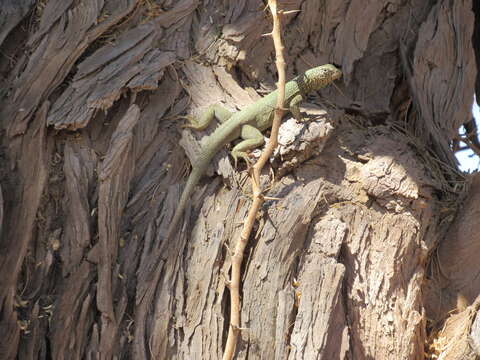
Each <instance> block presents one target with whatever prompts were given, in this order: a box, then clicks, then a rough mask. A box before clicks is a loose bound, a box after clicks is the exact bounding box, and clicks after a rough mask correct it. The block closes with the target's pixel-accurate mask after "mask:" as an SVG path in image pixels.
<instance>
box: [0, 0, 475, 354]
mask: <svg viewBox="0 0 480 360" xmlns="http://www.w3.org/2000/svg"><path fill="white" fill-rule="evenodd" d="M281 3H282V4H283V6H284V8H286V9H287V10H288V9H299V10H301V11H300V12H298V13H295V14H291V15H288V17H287V18H286V21H285V30H284V42H285V46H286V59H287V73H288V74H289V76H288V78H290V77H291V76H293V75H294V74H296V73H298V72H300V71H303V70H305V69H307V68H309V67H312V66H316V65H320V64H323V63H334V64H336V65H338V66H340V67H341V68H342V70H343V72H344V77H343V79H342V80H341V81H340V82H339V83H338V84H337V85H336V86H331V87H329V88H327V89H325V90H323V91H321V92H320V93H319V94H312V97H311V99H310V101H309V103H308V104H305V105H306V106H305V111H306V114H307V116H308V117H309V121H308V122H306V123H297V122H296V121H294V120H292V119H290V120H287V119H285V123H284V125H283V129H282V132H281V135H280V136H281V137H280V143H281V147H280V149H279V150H278V152H277V153H276V155H275V157H274V158H273V159H272V163H271V168H270V169H268V171H266V172H265V174H264V177H263V182H264V185H265V186H268V187H269V191H268V195H269V196H272V197H275V198H278V199H279V200H275V201H274V200H270V201H268V202H266V203H265V205H264V207H263V210H262V213H261V214H260V215H259V223H258V227H257V229H256V232H255V234H254V236H252V238H251V239H250V241H251V242H250V244H251V246H250V247H249V248H248V254H247V256H246V259H247V260H246V261H245V264H244V277H243V279H242V280H243V292H242V305H243V307H242V313H241V316H242V327H243V328H245V330H243V331H242V332H241V341H240V343H239V344H238V346H237V358H238V359H247V358H248V359H317V358H318V359H423V358H424V354H425V351H426V350H427V349H426V347H425V345H426V344H427V342H428V341H429V340H428V335H430V336H431V337H432V336H434V334H436V332H435V330H436V329H438V328H440V326H441V324H442V322H443V321H444V320H445V318H446V316H447V315H448V313H449V311H451V310H452V309H455V308H459V307H458V306H457V303H458V298H459V293H461V294H460V295H461V298H462V299H463V298H465V299H466V305H465V306H464V307H463V308H459V310H463V309H465V311H467V312H464V313H463V315H462V316H463V317H461V319H462V320H461V321H463V322H462V324H463V325H462V326H463V327H462V331H461V332H458V331H457V332H455V331H453V330H452V331H451V333H450V334H454V335H455V336H457V337H459V338H460V340H459V341H457V342H456V344H460V345H458V346H459V348H461V347H462V346H463V348H462V349H464V348H466V347H467V345H468V346H470V347H471V346H473V345H471V344H475V341H476V339H478V337H479V336H478V333H479V331H478V328H480V326H479V325H478V321H477V323H473V319H474V317H475V316H474V315H475V313H476V311H477V310H478V306H479V305H478V303H479V302H478V300H475V299H476V298H477V297H478V295H479V288H480V287H479V286H480V284H479V283H478V276H477V274H478V271H479V266H478V261H475V259H476V258H475V257H474V256H473V255H472V254H475V253H478V250H477V249H476V247H478V241H475V240H476V239H478V235H477V234H478V231H477V230H478V229H477V228H478V221H476V219H478V212H479V209H478V206H476V204H478V202H477V201H476V200H475V199H477V198H478V197H479V196H480V186H479V181H478V177H477V178H476V179H475V180H473V185H472V187H471V188H470V190H469V191H470V193H469V194H470V195H469V196H468V200H467V202H466V203H465V204H464V206H463V207H462V208H461V211H460V212H458V213H457V208H458V205H459V204H460V201H461V200H462V199H463V197H464V195H465V193H466V191H467V189H468V186H467V185H468V181H466V179H465V178H464V177H463V176H462V175H461V174H460V173H459V172H458V171H457V170H455V168H456V165H455V162H454V157H453V152H452V150H451V148H450V145H449V144H450V142H451V140H452V139H453V138H454V137H455V136H456V134H457V130H458V128H459V127H460V126H461V125H462V124H463V123H465V122H466V121H469V120H470V119H471V105H472V101H473V93H474V87H475V79H476V73H477V70H476V64H475V56H474V51H473V48H472V42H471V39H472V35H473V34H474V23H475V21H474V12H473V11H472V3H471V1H466V0H455V1H453V0H439V1H425V0H412V1H406V0H398V1H385V0H371V1H368V2H366V1H364V0H351V1H346V0H343V1H340V0H324V1H318V0H291V1H288V2H281ZM477 16H479V17H480V13H478V12H477ZM270 28H271V23H270V19H269V16H268V13H267V12H266V11H265V8H264V3H263V2H262V1H259V0H246V1H236V2H229V1H225V2H219V1H213V0H210V1H209V0H203V1H200V0H179V1H170V0H157V1H154V0H77V1H74V0H68V1H67V0H48V1H37V2H34V1H29V0H23V1H8V0H7V1H2V2H0V50H1V51H0V54H1V55H0V85H1V89H0V119H1V131H2V143H1V147H0V155H1V156H0V186H1V191H0V228H1V239H0V248H1V251H0V273H1V274H2V276H1V277H0V334H2V342H1V344H0V358H2V359H3V358H5V359H13V358H18V359H50V358H52V359H97V358H101V359H113V358H124V359H149V358H155V359H218V358H221V355H222V349H223V346H224V343H225V338H226V333H227V329H228V318H227V316H228V313H229V311H228V310H229V303H228V289H227V287H226V278H227V277H228V271H229V266H230V259H229V248H231V247H233V244H234V243H235V241H236V240H237V239H238V236H239V232H240V228H241V227H240V225H241V223H242V222H243V219H244V217H245V214H246V212H247V210H248V206H249V197H248V191H249V186H248V183H247V182H246V181H245V180H246V179H247V176H246V173H245V172H244V171H241V170H242V169H243V168H240V169H238V171H234V169H233V168H232V166H231V164H230V161H229V158H228V155H227V151H226V150H225V151H222V152H221V153H220V154H219V155H218V156H217V158H216V161H214V163H213V164H212V167H211V171H210V173H209V174H208V175H209V177H207V178H206V179H205V181H204V182H203V183H202V184H201V186H199V187H198V191H197V192H196V193H195V196H194V197H193V198H192V201H191V206H190V207H189V209H187V211H186V214H185V219H184V223H183V226H182V229H181V231H180V232H179V234H178V236H177V238H176V239H175V241H171V242H167V241H165V232H166V229H167V227H168V224H169V221H170V220H171V217H172V215H173V212H174V210H175V206H176V204H177V201H178V198H179V196H180V192H181V189H182V184H183V182H184V179H185V175H186V174H187V173H188V171H187V169H188V160H187V158H188V159H190V161H195V154H196V153H197V151H198V149H199V145H200V144H201V139H202V137H204V136H205V135H206V134H208V133H211V132H212V131H213V129H210V130H207V131H205V132H204V133H201V134H196V133H192V132H191V131H190V130H181V129H180V126H179V125H180V124H181V121H182V120H180V119H179V118H178V115H181V114H184V113H185V112H186V113H188V114H196V113H198V112H199V111H201V109H202V108H203V107H205V106H207V105H210V104H212V103H216V102H222V103H223V104H224V105H225V106H226V107H227V108H230V109H231V110H237V109H241V108H242V107H243V106H244V105H246V104H249V103H251V102H253V101H255V100H256V99H258V98H259V97H260V96H262V95H263V94H265V93H267V92H268V91H271V90H272V89H273V88H274V86H275V72H274V63H273V60H274V59H273V47H272V42H271V39H269V38H268V37H262V34H264V33H267V32H268V31H269V29H270ZM478 31H479V30H478V26H477V28H476V34H477V35H476V38H477V40H478ZM477 54H478V53H477ZM314 104H316V105H314ZM184 154H186V155H187V156H185V155H184ZM217 174H218V175H217ZM271 174H274V175H275V176H274V178H273V177H272V176H270V175H271ZM219 175H220V176H219ZM222 184H225V185H226V186H222ZM455 216H456V218H455V221H454V223H453V225H452V226H451V227H449V225H450V222H451V221H452V219H453V218H454V217H455ZM439 244H440V247H438V251H434V250H437V246H438V245H439ZM434 255H435V256H434ZM432 259H433V260H432ZM440 268H441V272H442V274H441V275H440V271H436V269H440ZM439 299H442V300H443V301H442V300H439ZM470 304H471V306H468V305H470ZM460 315H461V314H460ZM427 319H433V320H434V321H435V323H427ZM465 319H466V320H465ZM451 323H452V321H450V324H451ZM457 323H458V321H457ZM472 323H473V325H472ZM465 324H466V325H465ZM445 331H446V333H447V332H448V329H447V330H445ZM459 333H461V336H459V335H458V334H459ZM447 335H448V334H447ZM447 335H445V337H448V336H447ZM455 336H453V335H452V336H450V338H449V339H456V338H455ZM470 336H471V338H472V341H470V340H469V337H470ZM451 341H453V340H451ZM461 341H463V343H461ZM478 343H480V341H478ZM462 344H463V345H462ZM465 344H467V345H465ZM437 345H438V343H437ZM436 350H437V353H440V352H442V351H444V350H445V349H444V348H442V347H441V346H439V345H438V346H437V348H436ZM470 350H471V349H470ZM445 351H446V350H445ZM445 351H444V353H443V354H442V356H443V357H444V358H446V359H447V358H454V357H452V356H453V355H452V353H451V352H450V353H446V352H445ZM448 351H452V347H449V348H448ZM459 351H460V350H458V351H457V352H456V354H457V355H458V354H459V353H460V352H459ZM471 353H472V354H474V353H475V351H473V350H471ZM457 355H455V356H457ZM472 356H474V355H472ZM458 358H461V357H458Z"/></svg>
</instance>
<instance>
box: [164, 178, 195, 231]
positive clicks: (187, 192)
mask: <svg viewBox="0 0 480 360" xmlns="http://www.w3.org/2000/svg"><path fill="white" fill-rule="evenodd" d="M201 177H202V174H199V173H198V172H197V171H195V169H192V172H191V173H190V176H189V177H188V180H187V183H186V184H185V188H184V189H183V192H182V196H181V197H180V201H179V202H178V206H177V209H176V210H175V214H174V215H173V218H172V221H171V222H170V225H169V226H168V230H167V239H168V240H170V239H171V238H172V235H173V234H174V232H175V231H176V230H177V227H178V224H179V222H180V220H181V219H182V216H183V212H184V210H185V208H186V207H187V204H188V202H189V201H190V200H191V197H192V194H193V190H194V189H195V186H196V185H197V184H198V182H199V181H200V179H201Z"/></svg>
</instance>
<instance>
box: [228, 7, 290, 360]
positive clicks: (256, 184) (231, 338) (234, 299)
mask: <svg viewBox="0 0 480 360" xmlns="http://www.w3.org/2000/svg"><path fill="white" fill-rule="evenodd" d="M268 6H269V8H270V11H271V12H272V17H273V30H272V33H271V35H272V37H273V43H274V46H275V56H276V60H275V63H276V66H277V71H278V96H277V104H276V107H275V117H274V119H273V122H272V130H271V135H270V140H269V142H268V144H267V146H266V147H265V150H264V151H263V152H262V155H261V156H260V158H259V159H258V161H257V162H256V163H255V165H254V166H253V168H252V173H251V176H252V190H253V202H252V205H251V207H250V210H249V212H248V215H247V219H246V221H245V223H244V226H243V229H242V233H241V235H240V239H239V241H238V243H237V244H236V246H235V251H234V254H233V256H232V273H231V281H230V285H229V288H230V326H229V329H228V337H227V343H226V345H225V352H224V354H223V360H230V359H232V358H233V355H234V353H235V347H236V344H237V339H238V334H239V332H240V309H241V307H240V278H241V266H242V261H243V254H244V251H245V247H246V246H247V243H248V239H249V237H250V233H251V232H252V228H253V225H254V223H255V218H256V216H257V213H258V211H259V209H260V207H261V206H262V204H263V202H264V197H263V194H262V189H261V187H260V173H261V171H262V168H263V167H264V165H265V164H266V162H267V161H268V159H269V158H270V156H271V155H272V153H273V150H274V149H275V148H276V147H277V144H278V129H279V128H280V122H281V120H282V117H283V113H284V108H283V103H284V101H285V60H284V58H283V45H282V39H281V29H280V28H281V24H280V16H279V14H278V11H277V1H276V0H268Z"/></svg>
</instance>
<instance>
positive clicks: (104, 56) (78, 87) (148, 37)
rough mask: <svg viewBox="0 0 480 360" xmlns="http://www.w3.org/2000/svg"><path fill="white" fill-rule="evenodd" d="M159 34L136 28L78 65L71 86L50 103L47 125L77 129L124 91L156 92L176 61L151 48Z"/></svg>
mask: <svg viewBox="0 0 480 360" xmlns="http://www.w3.org/2000/svg"><path fill="white" fill-rule="evenodd" d="M158 35H159V34H158V33H157V31H156V30H155V28H154V27H153V25H152V24H146V25H143V26H139V27H138V28H134V29H132V30H130V31H128V32H126V33H124V34H122V36H120V37H119V38H118V39H117V40H116V41H115V44H114V45H107V46H105V47H102V48H101V49H99V50H98V51H97V52H95V53H94V54H92V55H91V56H90V57H88V58H87V59H86V60H85V61H84V62H82V63H80V64H79V65H78V71H77V74H76V75H75V78H74V79H73V82H72V84H71V85H70V86H69V87H68V88H67V89H66V90H65V91H64V92H63V95H62V96H61V97H60V98H59V99H58V100H57V101H56V102H55V103H54V104H53V106H52V111H51V112H50V115H49V118H48V125H54V126H55V128H56V129H68V130H77V129H79V128H83V127H85V126H87V124H88V122H89V121H90V120H91V119H92V117H93V116H94V115H95V113H96V112H97V111H98V110H108V109H109V108H111V107H112V106H113V104H114V102H115V101H117V100H118V99H119V98H120V96H121V95H122V94H123V93H125V92H126V91H127V90H131V91H133V92H139V91H142V90H156V89H157V88H158V82H159V81H160V80H161V78H162V77H163V73H164V68H165V67H167V66H168V65H170V64H172V63H173V61H174V60H175V54H174V53H172V52H164V53H162V52H161V51H159V50H158V49H152V46H153V45H154V42H155V41H156V39H157V38H158Z"/></svg>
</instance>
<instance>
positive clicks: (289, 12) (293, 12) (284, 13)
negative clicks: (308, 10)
mask: <svg viewBox="0 0 480 360" xmlns="http://www.w3.org/2000/svg"><path fill="white" fill-rule="evenodd" d="M300 11H302V10H288V11H282V10H280V11H279V13H280V14H282V15H290V14H295V13H298V12H300Z"/></svg>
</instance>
